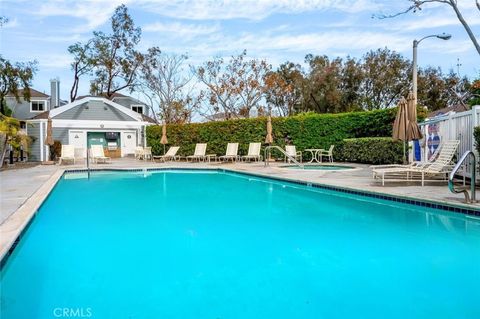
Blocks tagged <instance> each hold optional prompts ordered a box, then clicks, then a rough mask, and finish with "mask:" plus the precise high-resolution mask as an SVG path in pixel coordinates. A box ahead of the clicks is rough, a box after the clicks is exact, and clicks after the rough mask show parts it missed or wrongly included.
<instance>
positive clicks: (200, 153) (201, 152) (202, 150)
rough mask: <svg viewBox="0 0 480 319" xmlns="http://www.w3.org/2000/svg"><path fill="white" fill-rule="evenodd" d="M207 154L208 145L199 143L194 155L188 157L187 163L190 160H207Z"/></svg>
mask: <svg viewBox="0 0 480 319" xmlns="http://www.w3.org/2000/svg"><path fill="white" fill-rule="evenodd" d="M206 152H207V143H197V144H196V145H195V151H194V152H193V155H190V156H187V157H186V159H187V162H188V160H192V162H193V161H195V160H198V161H204V160H205V159H206V157H207V156H206V155H205V154H206Z"/></svg>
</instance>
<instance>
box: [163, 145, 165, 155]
mask: <svg viewBox="0 0 480 319" xmlns="http://www.w3.org/2000/svg"><path fill="white" fill-rule="evenodd" d="M163 155H165V144H163Z"/></svg>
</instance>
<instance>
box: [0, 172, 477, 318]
mask: <svg viewBox="0 0 480 319" xmlns="http://www.w3.org/2000/svg"><path fill="white" fill-rule="evenodd" d="M479 247H480V220H479V219H477V218H470V217H468V216H463V215H461V214H453V213H445V212H442V211H439V210H435V209H429V208H424V207H418V206H413V205H408V204H401V203H395V202H391V201H386V200H379V199H372V198H367V197H363V196H358V195H351V194H346V193H339V192H335V191H330V190H323V189H317V188H312V187H306V186H302V185H296V184H290V183H285V182H280V181H273V180H269V179H262V178H257V177H252V176H247V175H239V174H231V173H223V172H217V171H159V172H152V173H147V174H144V173H142V172H138V173H132V172H125V173H118V172H115V173H94V174H92V176H91V178H90V180H88V179H62V180H60V181H59V183H58V184H57V186H56V187H55V188H54V190H53V191H52V193H51V194H50V196H49V197H48V199H47V200H46V201H45V203H44V204H43V205H42V207H41V208H40V210H39V212H38V214H37V215H36V217H35V219H34V220H33V221H32V223H31V225H30V227H29V228H28V230H27V231H26V232H25V233H24V235H23V237H22V238H21V240H20V242H19V243H18V245H17V246H16V248H15V250H14V251H13V253H12V255H11V256H10V257H9V259H8V261H7V262H6V264H5V265H4V266H3V268H2V273H1V275H2V277H1V289H2V290H1V292H2V293H1V306H2V307H1V317H2V319H8V318H15V319H21V318H56V317H58V316H57V315H58V314H65V312H64V311H67V312H66V313H67V314H80V313H81V314H83V317H90V318H102V319H103V318H478V317H480V307H478V300H479V297H480V289H479V287H480V267H479V265H480V248H479ZM63 317H65V316H64V315H63ZM71 317H72V316H71ZM77 317H79V316H77Z"/></svg>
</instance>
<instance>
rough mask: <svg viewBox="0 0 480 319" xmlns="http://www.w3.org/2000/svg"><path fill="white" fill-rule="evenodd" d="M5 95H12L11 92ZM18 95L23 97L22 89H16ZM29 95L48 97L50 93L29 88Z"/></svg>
mask: <svg viewBox="0 0 480 319" xmlns="http://www.w3.org/2000/svg"><path fill="white" fill-rule="evenodd" d="M7 96H13V94H11V93H8V94H7ZM18 96H20V97H23V89H20V90H18ZM30 97H42V98H48V97H50V95H47V94H45V93H42V92H40V91H37V90H35V89H32V88H30Z"/></svg>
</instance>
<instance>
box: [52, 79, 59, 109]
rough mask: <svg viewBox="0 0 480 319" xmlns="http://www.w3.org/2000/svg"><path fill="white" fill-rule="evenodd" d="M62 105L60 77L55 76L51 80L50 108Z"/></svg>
mask: <svg viewBox="0 0 480 319" xmlns="http://www.w3.org/2000/svg"><path fill="white" fill-rule="evenodd" d="M59 106H60V79H59V78H58V77H57V78H54V79H51V80H50V109H54V108H57V107H59Z"/></svg>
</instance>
